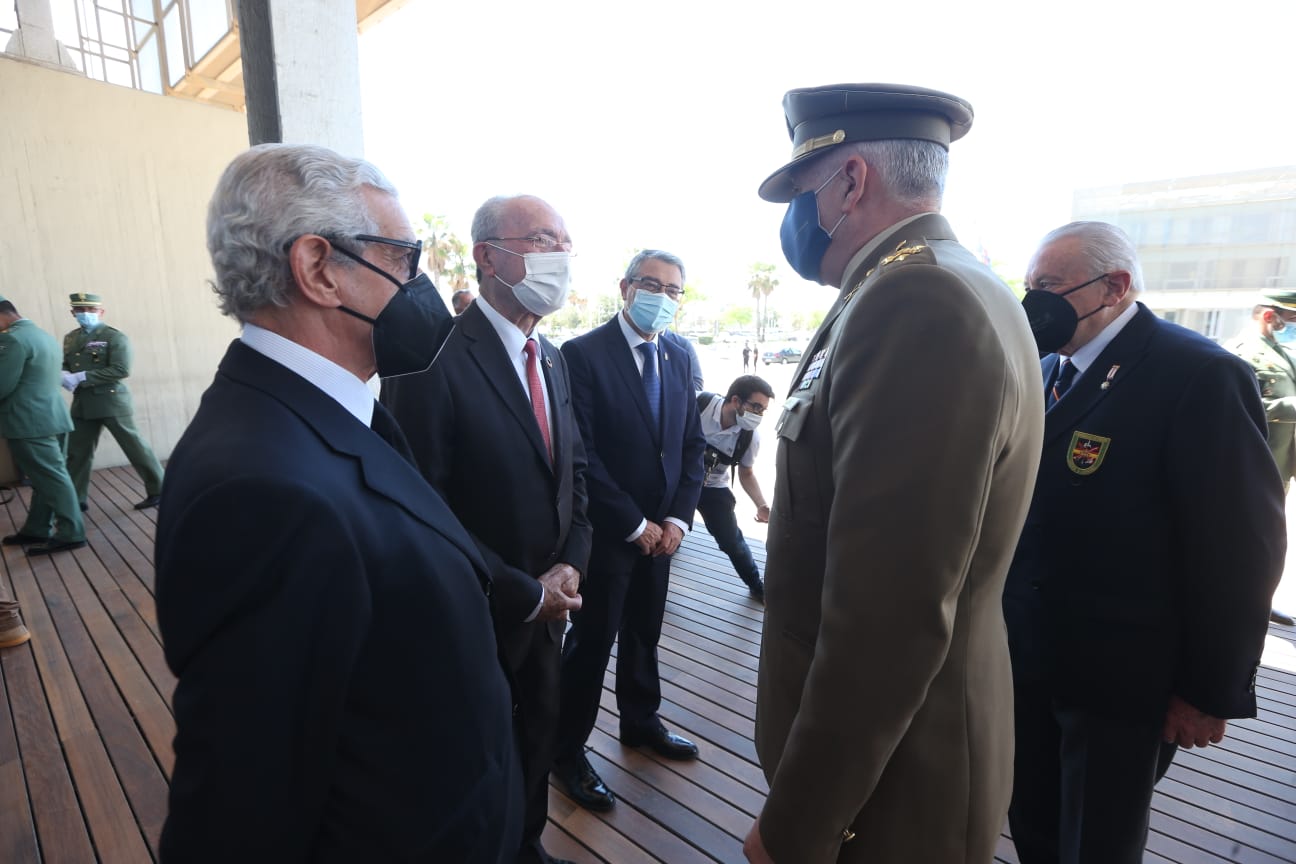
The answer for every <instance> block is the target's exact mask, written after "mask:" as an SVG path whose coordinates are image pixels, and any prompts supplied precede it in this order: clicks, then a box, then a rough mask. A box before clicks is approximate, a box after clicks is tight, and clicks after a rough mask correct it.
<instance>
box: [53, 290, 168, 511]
mask: <svg viewBox="0 0 1296 864" xmlns="http://www.w3.org/2000/svg"><path fill="white" fill-rule="evenodd" d="M72 317H74V318H76V320H77V324H79V325H80V326H79V327H77V329H75V330H73V331H72V332H71V333H69V334H67V335H66V336H64V337H63V386H64V387H66V388H67V389H68V390H71V391H72V422H73V428H72V437H71V439H70V440H69V441H68V462H67V464H68V473H69V474H71V475H72V484H73V485H74V486H75V487H76V494H77V499H78V500H79V501H80V503H81V509H82V510H85V509H86V497H87V493H88V492H89V489H90V468H91V465H92V464H93V462H94V453H95V448H96V447H97V446H98V445H99V433H100V431H101V430H102V429H103V428H104V427H107V428H108V431H109V432H110V433H112V437H113V438H114V439H115V440H116V441H117V444H118V445H119V446H120V447H121V449H122V452H123V453H125V454H126V458H127V459H128V460H130V464H131V466H132V467H134V469H135V470H136V471H137V472H139V475H140V478H141V479H142V480H143V481H144V500H143V501H141V502H139V503H138V504H136V505H135V509H136V510H144V509H146V508H148V507H156V506H157V503H158V500H159V497H160V496H161V494H162V466H161V464H159V463H158V460H157V457H156V456H154V455H153V451H152V450H151V449H149V446H148V444H146V443H144V439H143V438H142V437H140V434H139V430H138V429H136V428H135V420H134V417H133V416H132V414H133V413H134V407H133V406H132V404H131V396H130V390H128V389H127V388H126V378H127V376H129V375H130V369H131V347H130V340H128V339H127V338H126V334H125V333H123V332H121V331H120V330H117V329H116V328H114V327H109V326H108V325H107V324H104V323H103V320H102V319H103V300H102V299H101V298H100V297H99V295H98V294H73V295H72Z"/></svg>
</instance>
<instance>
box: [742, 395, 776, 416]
mask: <svg viewBox="0 0 1296 864" xmlns="http://www.w3.org/2000/svg"><path fill="white" fill-rule="evenodd" d="M742 406H743V408H745V409H747V410H748V411H750V412H751V413H753V414H755V415H756V416H757V417H764V416H765V409H766V408H768V407H769V406H768V405H761V404H760V403H759V402H748V401H747V400H746V399H744V400H742Z"/></svg>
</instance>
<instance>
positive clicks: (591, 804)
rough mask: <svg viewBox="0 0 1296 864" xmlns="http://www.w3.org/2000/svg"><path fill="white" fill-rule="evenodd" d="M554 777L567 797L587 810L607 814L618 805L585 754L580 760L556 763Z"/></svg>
mask: <svg viewBox="0 0 1296 864" xmlns="http://www.w3.org/2000/svg"><path fill="white" fill-rule="evenodd" d="M553 775H554V776H555V777H557V778H558V782H559V783H561V784H562V787H563V791H565V792H566V793H567V797H569V798H571V799H572V800H573V801H575V802H576V803H577V804H579V805H581V806H582V807H584V808H585V809H586V810H595V811H597V812H599V813H606V812H607V811H609V810H611V809H612V807H613V805H615V804H616V798H615V797H614V796H613V795H612V790H611V789H608V788H607V786H605V785H603V778H602V777H600V776H599V775H598V772H597V771H595V770H594V766H592V765H590V763H589V760H588V759H586V758H585V754H583V753H582V754H581V756H580V758H579V759H575V760H572V761H564V762H557V763H555V764H554V767H553Z"/></svg>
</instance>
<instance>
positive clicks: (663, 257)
mask: <svg viewBox="0 0 1296 864" xmlns="http://www.w3.org/2000/svg"><path fill="white" fill-rule="evenodd" d="M645 261H660V262H662V263H663V264H669V265H670V266H672V267H678V268H679V271H680V285H681V287H682V286H683V284H684V262H683V261H681V260H680V259H679V256H677V255H672V254H671V253H669V252H663V251H661V250H660V249H644V250H642V251H640V252H637V253H635V256H634V257H633V258H631V259H630V264H629V265H628V266H627V267H626V272H625V278H627V279H633V278H634V277H636V276H638V275H639V271H640V270H641V269H642V268H643V265H644V262H645Z"/></svg>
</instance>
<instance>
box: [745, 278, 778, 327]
mask: <svg viewBox="0 0 1296 864" xmlns="http://www.w3.org/2000/svg"><path fill="white" fill-rule="evenodd" d="M778 284H779V283H778V279H776V278H774V265H773V264H760V263H756V264H753V265H752V269H751V278H750V279H748V280H747V287H748V288H749V289H750V290H751V293H752V297H754V298H755V299H756V339H757V341H759V342H764V341H765V323H766V318H768V317H769V295H770V294H771V293H773V291H774V289H775V288H777V287H778ZM762 301H764V306H763V308H762Z"/></svg>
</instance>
